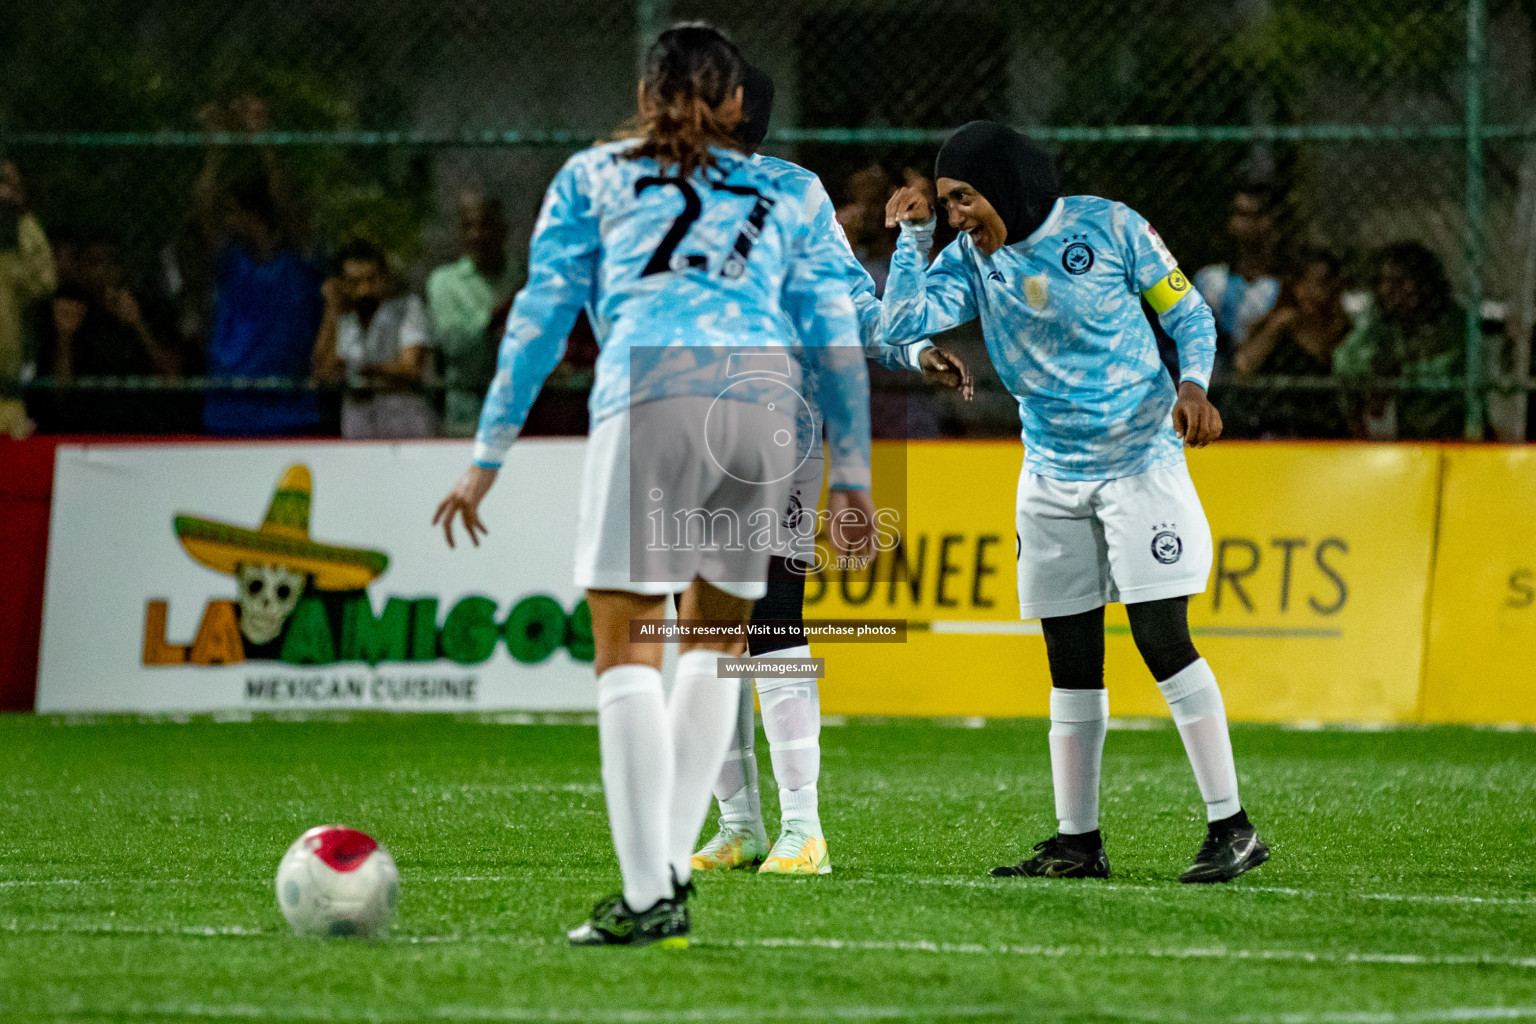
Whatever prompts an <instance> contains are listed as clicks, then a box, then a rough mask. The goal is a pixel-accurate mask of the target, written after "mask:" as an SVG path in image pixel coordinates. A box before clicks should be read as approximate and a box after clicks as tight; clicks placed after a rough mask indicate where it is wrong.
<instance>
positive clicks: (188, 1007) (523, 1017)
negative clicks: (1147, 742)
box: [54, 1003, 1536, 1024]
mask: <svg viewBox="0 0 1536 1024" xmlns="http://www.w3.org/2000/svg"><path fill="white" fill-rule="evenodd" d="M1082 1009H1083V1011H1084V1012H1087V1013H1091V1015H1092V1016H1095V1017H1106V1018H1119V1019H1124V1020H1135V1021H1145V1022H1148V1024H1157V1022H1164V1021H1166V1022H1173V1021H1185V1020H1188V1019H1189V1018H1188V1017H1187V1016H1185V1015H1180V1016H1177V1017H1175V1016H1170V1015H1167V1014H1161V1013H1156V1012H1150V1013H1149V1012H1147V1011H1145V1010H1119V1009H1114V1008H1111V1007H1102V1006H1095V1007H1084V1008H1082ZM1017 1012H1018V1008H1017V1007H1016V1006H1001V1005H997V1006H944V1007H922V1008H913V1007H907V1006H820V1005H818V1006H815V1007H812V1008H796V1009H772V1008H765V1007H759V1006H721V1007H714V1008H703V1007H689V1008H677V1009H671V1010H645V1009H638V1008H631V1009H618V1010H607V1011H603V1010H583V1009H572V1008H564V1007H547V1008H540V1007H515V1006H468V1005H455V1004H451V1003H450V1004H446V1005H439V1006H435V1007H433V1008H432V1009H431V1010H427V1011H424V1012H407V1011H400V1012H395V1013H391V1012H387V1011H386V1012H383V1013H381V1012H379V1011H378V1010H376V1009H367V1010H363V1009H357V1010H345V1009H340V1010H338V1009H332V1008H317V1007H313V1006H297V1007H282V1008H278V1007H267V1006H258V1005H254V1004H251V1003H228V1004H222V1005H221V1004H213V1003H187V1004H172V1003H158V1004H146V1003H133V1004H130V1005H128V1006H126V1007H122V1006H114V1007H112V1008H110V1009H109V1010H102V1011H100V1012H97V1011H95V1010H86V1009H84V1008H82V1007H80V1006H78V1005H77V1004H71V1006H70V1007H69V1008H68V1009H67V1010H58V1011H54V1014H55V1015H56V1016H59V1017H65V1018H67V1017H74V1016H113V1017H153V1018H159V1019H166V1018H189V1019H203V1020H265V1019H269V1018H281V1019H284V1020H314V1021H327V1022H329V1021H337V1020H367V1021H369V1022H370V1024H394V1022H397V1021H399V1022H407V1021H419V1020H424V1019H431V1020H449V1021H509V1022H518V1021H530V1022H532V1021H551V1022H570V1024H580V1022H584V1021H585V1022H592V1024H652V1022H658V1024H661V1022H671V1021H680V1022H689V1021H711V1020H797V1019H806V1018H814V1017H823V1018H829V1019H832V1020H940V1019H944V1020H955V1019H982V1018H989V1017H1004V1016H1011V1015H1014V1014H1016V1013H1017ZM1202 1018H1203V1019H1206V1020H1209V1021H1212V1022H1216V1021H1221V1022H1225V1024H1456V1022H1462V1021H1500V1020H1530V1019H1533V1018H1536V1006H1451V1007H1444V1008H1441V1009H1435V1010H1406V1011H1396V1010H1360V1011H1334V1012H1321V1013H1281V1014H1273V1015H1254V1014H1239V1015H1238V1016H1234V1017H1217V1016H1214V1015H1202Z"/></svg>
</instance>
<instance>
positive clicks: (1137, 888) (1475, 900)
mask: <svg viewBox="0 0 1536 1024" xmlns="http://www.w3.org/2000/svg"><path fill="white" fill-rule="evenodd" d="M541 877H544V878H551V877H559V878H584V877H586V876H579V875H569V874H563V875H555V876H551V875H549V874H547V873H546V874H544V875H542V876H541ZM528 878H529V876H528V875H434V876H432V877H429V878H412V877H411V876H410V875H409V874H407V875H406V881H408V882H410V883H412V884H417V885H420V884H428V885H499V884H503V883H512V882H526V881H528ZM892 883H895V884H897V885H937V886H945V887H955V888H965V889H997V890H1005V889H1008V888H1011V887H1015V886H1017V885H1018V884H1019V883H1018V882H1014V881H1005V880H1001V879H994V878H903V877H901V876H894V877H882V878H843V879H841V880H840V882H839V883H837V884H840V885H877V884H878V885H886V886H889V885H891V884H892ZM270 884H271V883H270V882H269V881H268V880H267V879H265V878H214V879H204V878H36V879H32V878H14V879H0V889H11V888H33V887H48V886H58V887H65V886H88V885H127V886H146V885H197V886H213V885H237V886H260V887H263V888H265V887H266V886H268V885H270ZM1080 891H1081V892H1084V893H1088V892H1150V893H1163V894H1167V895H1174V894H1178V895H1184V894H1194V893H1213V894H1214V893H1220V894H1222V895H1227V894H1244V893H1246V894H1257V893H1263V894H1265V895H1271V896H1294V897H1297V898H1298V899H1356V900H1375V901H1380V902H1386V903H1438V904H1450V905H1461V904H1464V905H1469V906H1490V907H1500V906H1502V907H1532V906H1536V896H1465V895H1458V894H1455V893H1397V892H1324V891H1322V890H1318V889H1295V888H1290V887H1286V886H1278V885H1247V884H1239V885H1232V886H1225V887H1223V888H1220V889H1209V888H1201V889H1191V888H1189V887H1186V886H1180V887H1179V888H1174V887H1172V886H1164V885H1135V884H1131V883H1127V882H1092V883H1089V884H1087V885H1085V886H1084V887H1083V888H1082V889H1081V890H1080Z"/></svg>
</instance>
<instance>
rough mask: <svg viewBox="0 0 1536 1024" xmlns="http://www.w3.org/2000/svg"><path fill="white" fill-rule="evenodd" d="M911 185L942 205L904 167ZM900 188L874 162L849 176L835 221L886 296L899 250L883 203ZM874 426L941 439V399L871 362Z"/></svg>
mask: <svg viewBox="0 0 1536 1024" xmlns="http://www.w3.org/2000/svg"><path fill="white" fill-rule="evenodd" d="M903 177H904V179H905V183H906V184H907V185H911V186H913V187H915V188H920V189H922V190H923V191H924V192H926V193H927V194H928V201H929V203H930V204H931V205H932V206H933V208H934V209H937V208H938V193H937V192H936V191H935V190H934V187H933V182H931V181H929V180H928V179H927V178H926V177H924V176H923V174H922V173H921V172H919V171H916V170H914V169H912V168H910V167H909V168H906V169H905V170H904V171H903ZM895 191H896V182H895V180H894V179H893V178H892V177H891V176H890V175H889V174H888V173H886V170H885V168H884V167H881V166H880V165H879V164H871V165H870V166H868V167H865V168H862V169H861V170H857V171H854V172H853V173H852V174H851V175H849V176H848V185H847V188H846V192H847V195H848V203H847V205H845V206H842V207H839V208H838V210H837V222H838V223H839V224H841V225H842V227H843V233H844V234H845V235H846V236H847V237H848V244H849V246H851V247H852V249H853V255H854V257H855V258H856V259H858V261H859V265H860V266H862V267H863V268H864V272H865V273H867V274H868V275H869V276H870V277H871V278H873V279H874V282H875V295H877V296H880V295H884V294H885V279H886V276H887V275H888V274H889V273H890V265H891V254H892V253H894V252H895V251H896V236H897V234H898V232H897V231H895V230H893V229H890V228H887V227H886V226H885V204H886V201H887V200H889V199H890V198H891V195H892V193H894V192H895ZM869 383H870V389H871V390H870V396H869V403H870V404H869V415H870V428H871V430H872V431H873V435H874V436H875V437H878V438H888V439H896V440H902V439H911V438H921V437H938V436H939V421H940V402H941V401H942V400H941V399H940V397H939V395H938V394H937V392H935V390H934V389H933V388H929V387H926V386H923V385H917V386H915V387H914V386H911V384H912V382H911V380H909V375H908V374H905V373H902V372H900V371H898V370H891V369H887V368H886V367H883V366H879V365H877V364H875V363H870V364H869Z"/></svg>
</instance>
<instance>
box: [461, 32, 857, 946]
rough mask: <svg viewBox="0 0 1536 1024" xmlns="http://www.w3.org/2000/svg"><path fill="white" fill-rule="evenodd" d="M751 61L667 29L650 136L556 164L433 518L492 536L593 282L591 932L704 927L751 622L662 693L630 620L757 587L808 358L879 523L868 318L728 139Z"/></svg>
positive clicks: (732, 618)
mask: <svg viewBox="0 0 1536 1024" xmlns="http://www.w3.org/2000/svg"><path fill="white" fill-rule="evenodd" d="M742 69H743V65H742V60H741V57H740V55H739V54H738V53H737V51H736V48H735V46H734V45H733V44H732V43H731V42H730V41H729V40H728V39H726V38H725V36H724V35H722V34H721V33H720V32H719V31H718V30H716V29H714V28H712V27H710V26H707V25H704V24H700V23H692V24H684V25H679V26H676V27H674V28H672V29H670V30H669V31H667V32H665V33H663V34H662V36H661V38H660V39H659V40H658V41H657V42H656V44H655V45H653V46H652V47H651V49H650V50H649V52H648V53H647V55H646V63H645V74H644V78H643V79H642V80H641V83H640V95H639V106H640V125H641V127H640V138H638V139H628V140H625V141H621V142H615V143H609V144H606V145H601V146H596V147H594V148H592V149H589V150H586V151H584V152H582V153H578V154H577V155H576V156H574V157H572V158H571V159H570V160H569V161H568V162H567V163H566V165H565V166H564V168H562V169H561V171H560V173H559V174H558V175H557V176H556V177H555V180H554V182H553V183H552V184H551V185H550V187H549V191H548V193H547V194H546V196H545V200H544V208H543V210H542V211H541V213H540V215H539V221H538V224H537V225H536V227H535V229H534V236H533V242H532V249H531V253H530V261H529V280H528V284H527V286H526V287H525V288H524V289H523V290H522V292H521V293H520V294H519V295H518V297H517V300H516V301H515V303H514V304H513V307H512V312H511V315H510V316H509V318H508V321H507V329H506V334H505V336H504V338H503V341H502V350H501V356H500V361H499V366H498V368H497V373H496V377H495V380H494V381H493V383H492V385H491V390H490V393H489V394H488V396H487V398H486V404H485V409H484V411H483V413H482V415H481V420H480V429H479V433H478V435H477V436H476V440H475V452H474V464H473V465H472V466H471V467H470V469H469V470H468V471H467V472H466V473H465V475H464V477H463V478H462V479H461V480H460V481H459V482H458V484H457V485H456V486H455V487H454V489H453V491H452V492H451V493H450V494H449V495H448V497H447V498H445V499H444V500H443V502H442V504H441V505H440V506H439V508H438V510H437V515H436V517H435V519H434V522H441V523H442V524H443V528H444V531H445V533H446V534H447V537H448V541H449V543H450V545H451V544H452V543H453V533H452V526H453V520H454V518H455V517H459V518H461V519H462V520H463V525H464V527H465V529H466V531H467V532H468V533H469V535H470V539H471V540H472V541H476V542H478V533H479V532H481V531H483V530H484V529H485V526H484V524H483V523H482V522H481V519H480V516H479V505H480V501H481V500H482V499H483V498H484V496H485V494H486V492H487V491H488V490H489V489H490V487H491V485H492V483H493V482H494V481H495V479H496V471H497V468H498V467H499V466H500V464H501V460H502V457H503V455H504V453H505V451H506V449H507V448H508V446H509V445H510V444H511V443H512V440H513V438H514V437H515V436H516V434H517V432H518V429H519V428H520V427H521V425H522V423H523V421H524V418H525V417H526V415H527V413H528V409H529V407H530V405H531V404H532V402H533V400H534V397H535V396H536V395H537V393H538V391H539V388H540V387H541V386H542V384H543V381H544V379H545V377H546V376H548V374H549V372H550V371H551V370H552V369H553V368H554V366H555V365H556V363H558V362H559V360H560V357H561V354H562V352H563V350H564V345H565V338H566V335H567V334H568V333H569V332H570V329H571V327H572V325H573V324H574V323H575V320H576V315H577V313H578V312H579V311H580V310H581V308H582V307H583V306H584V305H585V306H588V307H589V308H590V310H591V314H590V315H591V319H592V323H593V327H594V329H595V333H596V334H597V337H598V343H599V345H600V348H601V352H600V354H599V357H598V362H597V369H596V380H595V382H594V385H593V390H592V397H591V403H590V407H591V420H592V431H591V435H590V438H589V440H588V442H587V457H586V465H585V468H584V471H583V479H582V490H581V497H580V506H579V509H578V518H577V542H576V546H577V551H576V573H575V575H576V583H577V585H578V586H581V587H584V588H586V591H587V600H588V602H589V604H590V607H591V609H592V631H593V638H594V640H595V643H596V659H595V665H594V668H595V670H596V672H597V677H598V678H597V690H598V695H597V702H598V734H599V743H600V747H601V754H602V767H603V789H604V792H605V793H606V795H607V800H608V816H609V824H610V826H611V829H612V832H613V840H614V847H615V849H616V850H617V853H618V859H619V868H620V871H621V873H622V875H623V882H624V886H623V891H622V892H621V893H619V894H616V895H614V896H613V897H610V898H609V899H606V900H604V901H602V902H600V903H599V904H598V905H597V907H596V908H595V910H594V911H593V914H592V917H591V919H590V920H588V921H587V922H586V923H584V924H582V925H581V926H580V927H578V928H575V929H573V930H572V931H571V932H570V933H569V937H570V941H571V942H572V943H573V944H575V945H646V944H650V943H662V944H664V945H666V946H673V947H681V946H686V945H687V941H688V939H687V937H688V929H689V925H688V911H687V906H686V900H687V897H688V894H689V892H690V890H691V884H690V865H689V858H690V854H691V852H692V846H693V842H694V839H695V837H697V835H698V833H699V828H700V827H701V826H702V825H703V823H704V817H705V814H706V812H707V810H708V807H709V795H710V784H711V783H712V782H713V781H714V780H715V777H716V775H717V774H718V772H719V770H720V765H721V762H722V760H723V758H724V756H725V751H726V746H727V744H728V742H729V738H730V733H731V727H732V723H733V722H734V721H735V719H736V707H737V699H738V684H737V681H736V680H735V679H720V678H717V671H716V670H717V664H716V663H717V662H718V661H719V660H720V658H721V657H723V656H726V655H736V656H739V655H740V654H741V652H742V650H743V648H744V644H743V643H742V642H741V641H738V640H734V639H701V640H694V641H690V642H686V643H684V644H683V645H682V649H681V655H680V657H679V658H678V665H677V679H676V683H675V685H674V687H673V690H672V693H671V695H670V699H667V698H665V697H664V696H663V691H662V685H661V660H662V649H661V647H660V646H658V645H656V644H654V643H646V642H635V640H633V639H632V638H631V632H630V626H631V623H634V622H644V621H659V620H661V619H662V617H663V612H664V608H665V601H666V599H667V595H669V594H672V593H676V592H679V591H682V592H683V602H682V617H683V618H685V619H706V620H725V621H726V622H728V623H734V624H737V625H740V624H743V623H744V622H745V621H746V619H747V618H748V616H749V615H750V614H751V608H752V601H753V600H755V599H756V598H759V597H761V596H763V593H764V591H765V586H764V578H765V576H766V570H767V559H768V554H767V551H766V550H763V549H762V548H761V547H760V546H757V545H754V544H751V543H743V542H742V541H741V537H742V533H741V531H750V530H752V528H753V526H754V524H757V523H760V522H761V521H762V518H763V517H764V516H766V517H767V521H768V522H770V523H777V522H778V519H779V516H780V515H781V514H782V511H783V508H784V503H785V501H786V499H787V496H788V487H789V480H790V478H791V477H792V475H793V473H794V470H795V468H796V459H797V458H798V457H799V453H798V452H797V449H796V446H795V445H794V444H793V438H794V430H795V422H794V417H795V403H796V402H797V401H799V395H798V392H797V390H796V389H797V388H798V387H799V386H801V376H800V372H799V371H800V365H801V363H802V362H804V363H805V364H806V371H807V373H806V376H807V377H808V378H810V379H811V380H813V381H814V382H815V384H816V389H815V396H814V397H815V401H816V402H817V404H818V406H819V408H820V410H821V413H822V416H823V417H824V420H825V422H826V431H827V438H828V443H829V446H830V449H831V455H830V462H831V466H830V480H831V486H832V489H833V493H832V497H831V499H830V503H831V509H830V511H831V512H832V513H833V515H834V520H835V521H834V523H833V529H832V541H833V543H834V546H835V547H837V548H839V549H840V550H849V549H852V550H859V549H860V548H861V547H862V546H863V543H864V541H865V540H866V539H867V537H868V535H869V531H870V528H871V525H872V524H871V519H872V514H873V509H872V507H871V505H870V501H869V495H868V489H869V409H868V404H869V382H868V377H867V375H866V373H865V371H864V364H863V358H862V350H861V349H860V347H859V334H858V324H857V322H856V321H855V319H854V314H853V307H852V305H851V303H850V302H849V300H848V292H847V288H846V286H845V285H844V284H843V282H842V278H841V274H840V271H839V268H838V265H837V263H836V259H835V252H830V251H829V250H828V248H827V242H826V241H825V240H824V239H821V238H819V237H817V236H816V235H814V234H813V233H812V232H811V230H810V227H811V225H810V223H809V220H808V217H807V216H806V213H805V211H804V209H803V208H802V207H801V206H800V205H799V204H798V203H795V202H793V201H781V200H783V199H784V196H783V195H782V193H781V192H780V191H779V190H778V189H777V188H776V187H775V186H774V184H773V182H772V180H771V179H770V178H768V177H767V176H766V175H763V174H761V173H760V172H758V171H756V170H754V168H753V167H752V165H751V163H750V161H749V160H748V159H747V158H746V157H745V156H744V155H743V154H741V153H740V152H738V151H736V150H735V149H733V148H732V147H733V146H734V144H735V143H734V139H733V136H732V132H733V130H734V128H735V126H736V124H737V123H738V122H739V121H740V119H741V84H742V75H743V70H742ZM786 320H787V321H788V323H787V324H786ZM796 344H799V345H801V346H803V347H801V348H799V349H793V348H792V347H791V346H794V345H796ZM839 513H845V514H844V515H843V516H842V518H841V519H840V520H839V519H836V517H837V516H838V514H839ZM700 523H702V524H703V529H702V530H700V529H698V526H699V524H700ZM722 530H723V531H724V536H722V535H721V534H720V533H719V532H717V531H722Z"/></svg>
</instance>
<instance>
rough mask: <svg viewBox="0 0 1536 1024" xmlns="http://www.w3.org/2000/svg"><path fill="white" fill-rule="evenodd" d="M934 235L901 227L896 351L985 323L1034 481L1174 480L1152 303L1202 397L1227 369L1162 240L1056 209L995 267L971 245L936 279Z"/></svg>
mask: <svg viewBox="0 0 1536 1024" xmlns="http://www.w3.org/2000/svg"><path fill="white" fill-rule="evenodd" d="M933 224H934V222H933V221H929V222H928V223H927V224H925V225H912V224H903V225H902V231H901V237H900V239H899V240H898V242H897V245H896V252H895V255H893V256H892V258H891V272H890V277H889V278H888V279H887V280H886V284H885V301H884V302H883V304H882V307H881V318H882V319H881V334H882V338H883V340H884V341H886V342H887V343H889V344H899V343H902V342H908V341H912V340H914V339H916V338H918V337H920V336H922V335H924V334H937V333H939V332H940V331H946V330H948V329H950V328H951V327H954V326H956V325H958V324H963V323H966V322H968V321H970V320H974V319H976V318H977V317H978V316H979V317H981V329H982V335H983V337H984V338H985V340H986V345H987V353H988V355H990V356H991V357H992V365H993V366H994V367H996V369H997V374H998V376H999V377H1000V378H1002V381H1003V384H1004V385H1005V386H1006V387H1007V388H1008V390H1009V391H1010V392H1011V393H1012V394H1013V396H1014V398H1016V399H1018V402H1019V419H1020V421H1021V422H1022V424H1023V437H1024V447H1025V463H1026V466H1027V467H1028V469H1029V471H1030V472H1032V473H1036V474H1038V475H1040V476H1047V477H1055V478H1057V479H1062V480H1114V479H1118V478H1120V477H1126V476H1135V475H1136V474H1138V473H1145V472H1147V471H1148V470H1152V469H1158V468H1162V467H1167V466H1176V465H1179V464H1181V463H1182V462H1183V460H1184V449H1183V446H1182V444H1181V442H1180V441H1179V438H1178V435H1177V434H1175V433H1174V430H1173V422H1172V417H1171V415H1170V414H1171V412H1172V410H1173V405H1174V402H1175V401H1176V400H1177V397H1178V396H1177V390H1176V388H1175V387H1174V384H1173V381H1172V380H1171V379H1170V378H1169V376H1168V372H1167V370H1165V369H1164V367H1163V363H1162V361H1161V359H1160V358H1159V357H1158V351H1157V338H1156V335H1154V334H1153V332H1152V325H1151V324H1150V323H1148V322H1147V318H1146V315H1145V314H1144V313H1143V312H1142V308H1141V298H1142V296H1145V297H1146V298H1147V301H1148V303H1149V304H1150V305H1151V306H1152V308H1153V309H1154V310H1155V311H1156V312H1157V314H1158V318H1159V320H1160V322H1161V323H1162V325H1163V327H1164V329H1165V330H1167V331H1168V333H1169V335H1171V336H1172V337H1173V339H1174V341H1175V342H1176V343H1177V345H1178V350H1179V369H1180V380H1181V382H1182V381H1193V382H1195V383H1196V384H1199V385H1200V386H1201V387H1202V388H1204V387H1207V386H1208V385H1209V383H1210V378H1211V364H1212V363H1213V361H1214V360H1215V357H1216V327H1215V321H1214V319H1213V318H1212V316H1211V310H1210V307H1209V306H1207V305H1206V304H1205V300H1203V299H1202V298H1201V297H1200V294H1199V292H1197V291H1195V290H1194V289H1193V288H1191V287H1190V286H1189V282H1188V281H1187V280H1185V278H1184V274H1183V273H1182V272H1181V271H1180V270H1179V269H1178V264H1177V262H1176V261H1175V260H1174V258H1173V256H1172V254H1171V253H1169V251H1168V247H1167V246H1166V245H1164V244H1163V241H1162V239H1161V238H1160V237H1158V234H1157V232H1156V231H1155V230H1153V228H1152V226H1151V225H1150V224H1148V223H1147V222H1146V220H1145V219H1144V218H1143V217H1142V216H1141V215H1140V214H1138V213H1137V212H1136V211H1135V210H1132V209H1131V208H1130V207H1128V206H1126V205H1124V204H1123V203H1116V202H1111V201H1110V200H1108V199H1100V198H1098V197H1096V196H1067V197H1064V198H1062V199H1058V200H1057V201H1056V204H1055V206H1054V207H1052V209H1051V213H1050V215H1049V216H1048V217H1046V219H1045V222H1044V223H1043V224H1041V225H1040V227H1039V228H1038V229H1037V230H1036V231H1035V232H1034V233H1033V234H1031V235H1030V236H1029V237H1028V238H1026V239H1024V240H1023V241H1022V242H1017V243H1015V244H1013V245H1008V246H1003V247H1002V248H1000V249H998V250H997V251H996V252H994V253H993V254H992V255H991V256H984V255H982V253H981V250H980V249H978V248H977V247H976V244H975V242H973V241H972V240H971V237H970V236H969V235H968V234H962V235H961V236H960V237H959V238H957V239H955V240H954V242H952V243H950V245H949V246H948V247H946V248H945V249H944V251H943V252H941V253H940V254H939V256H938V259H936V260H934V261H933V264H932V265H931V266H930V265H928V261H927V256H928V250H929V248H930V247H931V246H932V244H933Z"/></svg>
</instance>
